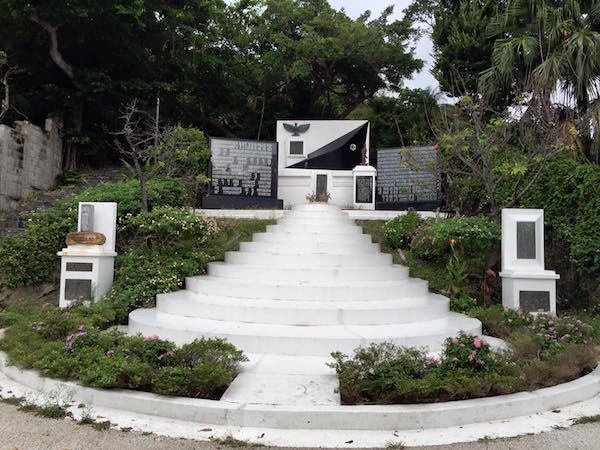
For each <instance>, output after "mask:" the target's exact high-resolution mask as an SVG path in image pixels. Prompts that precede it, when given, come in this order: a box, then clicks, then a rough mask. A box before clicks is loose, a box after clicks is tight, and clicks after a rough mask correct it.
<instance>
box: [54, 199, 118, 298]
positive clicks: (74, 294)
mask: <svg viewBox="0 0 600 450" xmlns="http://www.w3.org/2000/svg"><path fill="white" fill-rule="evenodd" d="M78 217H79V220H78V224H77V232H76V233H69V235H68V236H67V239H66V240H67V247H66V248H63V249H62V251H61V252H59V253H58V255H59V256H60V257H61V273H60V298H59V305H60V306H61V307H63V308H64V307H67V306H70V305H72V304H73V303H75V302H82V303H84V304H87V303H91V302H95V301H98V300H100V299H101V298H102V297H104V296H105V295H106V294H107V293H108V292H109V291H110V288H111V287H112V282H113V274H114V260H115V256H116V255H117V254H116V253H115V238H116V226H117V204H116V203H80V204H79V216H78Z"/></svg>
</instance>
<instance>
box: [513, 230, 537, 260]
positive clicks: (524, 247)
mask: <svg viewBox="0 0 600 450" xmlns="http://www.w3.org/2000/svg"><path fill="white" fill-rule="evenodd" d="M517 259H535V222H517Z"/></svg>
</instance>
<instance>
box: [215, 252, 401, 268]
mask: <svg viewBox="0 0 600 450" xmlns="http://www.w3.org/2000/svg"><path fill="white" fill-rule="evenodd" d="M225 261H226V262H228V263H232V264H245V265H255V264H256V265H259V266H264V265H272V266H274V267H357V266H388V265H390V264H392V261H393V258H392V255H390V254H388V253H364V254H361V255H360V256H355V257H348V254H345V255H344V254H324V253H320V254H313V253H255V252H227V253H225Z"/></svg>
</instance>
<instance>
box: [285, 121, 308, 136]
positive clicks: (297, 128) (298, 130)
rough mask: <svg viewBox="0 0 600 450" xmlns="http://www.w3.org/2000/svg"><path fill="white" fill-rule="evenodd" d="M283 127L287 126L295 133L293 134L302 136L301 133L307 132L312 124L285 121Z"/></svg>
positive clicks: (286, 128)
mask: <svg viewBox="0 0 600 450" xmlns="http://www.w3.org/2000/svg"><path fill="white" fill-rule="evenodd" d="M283 128H285V130H286V131H289V132H290V133H293V134H292V136H300V133H306V132H307V131H308V129H309V128H310V124H309V123H307V124H304V125H298V122H296V123H295V124H294V125H292V124H290V123H284V124H283Z"/></svg>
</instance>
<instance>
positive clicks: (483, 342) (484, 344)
mask: <svg viewBox="0 0 600 450" xmlns="http://www.w3.org/2000/svg"><path fill="white" fill-rule="evenodd" d="M481 345H483V346H484V347H487V345H488V343H487V341H486V340H485V339H483V340H482V341H481Z"/></svg>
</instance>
